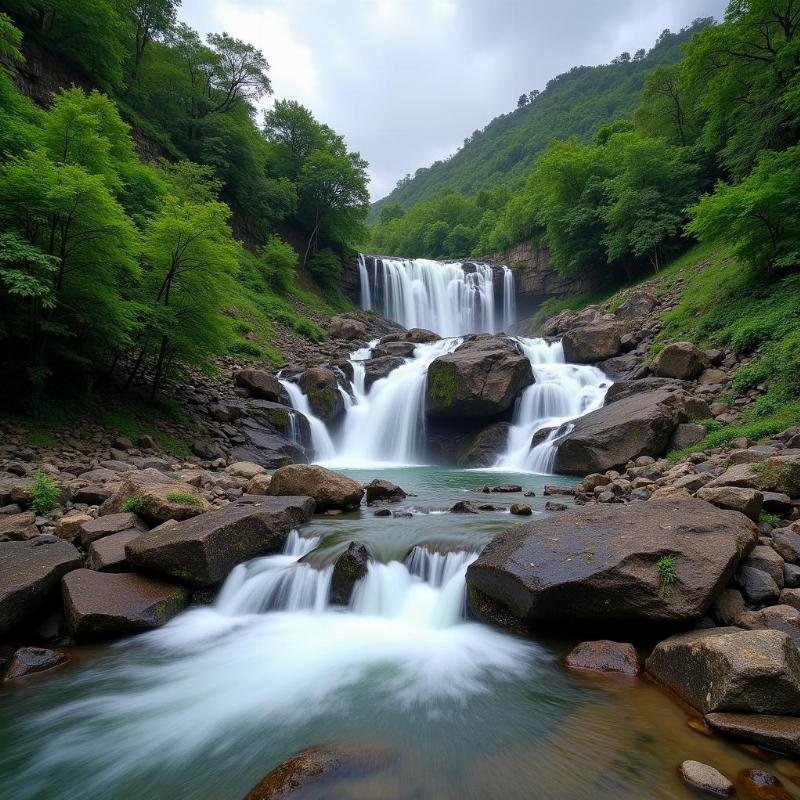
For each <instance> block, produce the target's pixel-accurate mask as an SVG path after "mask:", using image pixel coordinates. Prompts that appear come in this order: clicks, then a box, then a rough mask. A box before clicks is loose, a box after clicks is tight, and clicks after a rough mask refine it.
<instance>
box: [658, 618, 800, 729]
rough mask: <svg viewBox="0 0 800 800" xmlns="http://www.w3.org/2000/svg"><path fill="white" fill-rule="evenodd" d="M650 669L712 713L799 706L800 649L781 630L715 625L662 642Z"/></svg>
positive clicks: (788, 711) (797, 708)
mask: <svg viewBox="0 0 800 800" xmlns="http://www.w3.org/2000/svg"><path fill="white" fill-rule="evenodd" d="M646 667H647V671H648V672H649V673H650V674H651V675H652V676H653V677H654V678H656V679H657V680H659V681H660V682H661V683H663V684H665V685H666V686H668V687H669V688H670V689H672V691H674V692H675V693H676V694H677V695H678V696H680V697H682V698H683V699H684V700H685V701H686V702H687V703H689V704H690V705H692V706H694V707H695V708H697V709H699V710H700V711H702V712H703V713H704V714H707V713H709V712H711V711H742V712H749V713H754V714H797V713H798V712H800V654H798V651H797V648H796V647H795V645H794V643H793V642H792V640H791V638H790V637H789V636H788V635H787V634H785V633H782V632H780V631H773V630H754V631H743V630H740V629H739V628H711V629H706V630H700V631H690V632H689V633H679V634H676V635H675V636H671V637H670V638H669V639H665V640H664V641H663V642H659V644H657V645H656V647H655V649H654V650H653V653H652V655H651V656H650V658H648V659H647V664H646Z"/></svg>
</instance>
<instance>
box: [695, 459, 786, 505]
mask: <svg viewBox="0 0 800 800" xmlns="http://www.w3.org/2000/svg"><path fill="white" fill-rule="evenodd" d="M708 485H709V486H740V487H742V488H743V489H758V490H759V491H761V492H764V491H768V492H778V493H780V494H785V495H788V496H789V497H798V496H800V456H798V455H793V454H789V455H785V454H784V455H777V456H772V457H770V458H766V459H764V460H763V461H760V462H758V463H754V464H735V465H734V466H732V467H729V468H728V469H727V470H725V472H723V473H722V475H720V476H719V477H718V478H714V480H713V481H711V482H710V483H709V484H708Z"/></svg>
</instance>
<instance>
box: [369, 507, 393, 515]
mask: <svg viewBox="0 0 800 800" xmlns="http://www.w3.org/2000/svg"><path fill="white" fill-rule="evenodd" d="M373 516H374V517H391V516H392V512H391V510H390V509H388V508H379V509H378V510H377V511H375V512H374V514H373Z"/></svg>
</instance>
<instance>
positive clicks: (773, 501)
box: [762, 492, 792, 514]
mask: <svg viewBox="0 0 800 800" xmlns="http://www.w3.org/2000/svg"><path fill="white" fill-rule="evenodd" d="M762 494H763V495H764V505H763V508H764V511H767V512H768V513H770V514H785V513H787V512H789V511H791V510H792V498H791V497H789V495H788V494H781V492H762Z"/></svg>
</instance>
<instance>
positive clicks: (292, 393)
mask: <svg viewBox="0 0 800 800" xmlns="http://www.w3.org/2000/svg"><path fill="white" fill-rule="evenodd" d="M280 384H281V386H283V388H284V389H285V390H286V394H287V395H288V396H289V404H290V405H291V407H292V408H294V409H295V410H297V411H299V412H300V413H301V414H302V415H303V416H304V417H305V418H306V419H307V420H308V426H309V429H310V431H311V447H312V449H313V450H314V458H315V459H318V460H323V459H328V458H333V457H334V456H335V455H336V450H335V448H334V446H333V441H331V435H330V434H329V433H328V429H327V427H325V423H324V422H323V421H322V420H321V419H320V418H319V417H317V416H315V415H314V413H313V412H312V411H311V406H310V405H309V403H308V398H307V397H306V396H305V395H304V394H303V390H302V389H301V388H300V387H299V386H298V385H297V384H296V383H292V382H291V381H287V380H280Z"/></svg>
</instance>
